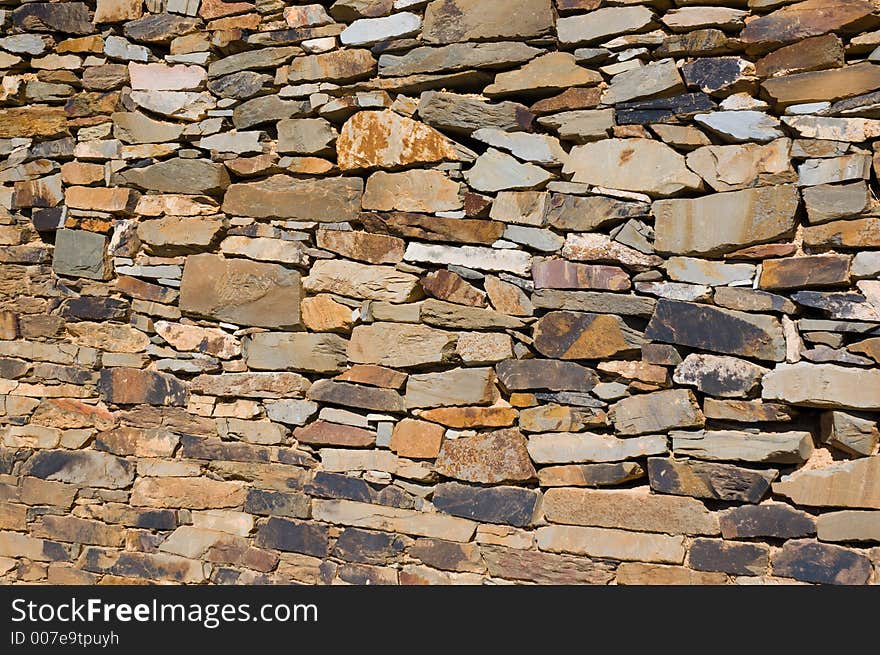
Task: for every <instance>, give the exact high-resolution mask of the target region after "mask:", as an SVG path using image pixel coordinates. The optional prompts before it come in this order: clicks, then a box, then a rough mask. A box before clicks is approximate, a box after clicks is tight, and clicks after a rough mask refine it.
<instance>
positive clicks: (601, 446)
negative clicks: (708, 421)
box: [528, 432, 667, 464]
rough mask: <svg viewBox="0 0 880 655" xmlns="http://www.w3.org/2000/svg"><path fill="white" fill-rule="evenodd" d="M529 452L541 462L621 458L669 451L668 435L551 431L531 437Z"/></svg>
mask: <svg viewBox="0 0 880 655" xmlns="http://www.w3.org/2000/svg"><path fill="white" fill-rule="evenodd" d="M528 449H529V455H531V457H532V460H533V461H535V462H536V463H538V464H568V463H577V462H621V461H623V460H626V459H635V458H637V457H644V456H645V455H663V454H665V453H666V452H667V448H666V437H664V436H662V435H650V436H644V437H632V438H628V439H618V438H616V437H612V436H610V435H606V434H591V433H589V432H581V433H565V432H551V433H547V434H533V435H531V436H530V437H529V445H528Z"/></svg>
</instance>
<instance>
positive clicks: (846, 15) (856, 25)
mask: <svg viewBox="0 0 880 655" xmlns="http://www.w3.org/2000/svg"><path fill="white" fill-rule="evenodd" d="M872 11H873V6H872V5H871V3H870V2H864V1H863V0H833V1H832V2H821V0H807V1H806V2H799V3H797V4H794V5H790V6H786V7H783V8H782V9H777V10H776V11H774V12H772V13H770V14H767V15H766V16H760V17H758V18H755V19H754V20H752V21H750V22H749V23H747V24H746V27H745V28H744V29H743V31H742V33H741V34H740V39H742V41H743V42H744V43H746V44H750V45H751V44H754V45H757V46H761V47H768V48H770V47H774V46H778V45H781V44H783V43H791V42H792V41H799V40H801V39H804V38H806V37H810V36H816V35H818V34H824V33H825V32H829V31H837V30H841V31H847V32H848V31H858V30H859V29H861V28H862V27H869V26H871V25H874V24H876V19H874V18H873V17H872V16H871V14H872Z"/></svg>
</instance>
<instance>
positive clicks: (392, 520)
mask: <svg viewBox="0 0 880 655" xmlns="http://www.w3.org/2000/svg"><path fill="white" fill-rule="evenodd" d="M312 516H313V517H314V518H315V519H316V520H318V521H327V522H328V523H336V524H341V525H352V526H355V527H362V528H371V529H374V530H384V531H390V532H402V533H403V534H411V535H415V536H418V537H434V538H436V539H448V540H450V541H461V542H466V541H468V540H470V538H471V537H472V536H473V534H474V531H475V529H476V527H477V524H476V523H474V522H473V521H469V520H467V519H462V518H458V517H455V516H448V515H446V514H431V513H426V512H421V511H417V510H411V509H398V508H397V507H388V506H385V505H370V504H368V503H360V502H355V501H351V500H323V499H320V498H316V499H315V500H314V501H313V502H312Z"/></svg>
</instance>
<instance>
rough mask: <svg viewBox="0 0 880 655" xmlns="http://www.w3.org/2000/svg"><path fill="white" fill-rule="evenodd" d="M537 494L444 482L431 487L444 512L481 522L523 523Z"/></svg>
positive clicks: (532, 507) (499, 487)
mask: <svg viewBox="0 0 880 655" xmlns="http://www.w3.org/2000/svg"><path fill="white" fill-rule="evenodd" d="M539 498H540V495H539V494H538V493H536V492H534V491H532V490H530V489H521V488H519V487H506V486H498V487H490V488H482V487H473V486H470V485H465V484H459V483H457V482H444V483H443V484H439V485H437V486H436V487H434V496H433V503H434V506H435V507H436V508H437V509H438V510H440V511H441V512H443V513H445V514H452V515H453V516H461V517H464V518H468V519H473V520H475V521H480V522H481V523H502V524H505V525H513V526H516V527H526V526H528V525H529V524H531V522H532V516H533V514H534V513H535V508H536V506H537V504H538V500H539Z"/></svg>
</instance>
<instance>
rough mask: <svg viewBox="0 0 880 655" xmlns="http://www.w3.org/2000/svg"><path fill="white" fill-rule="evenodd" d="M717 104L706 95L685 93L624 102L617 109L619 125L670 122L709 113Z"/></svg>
mask: <svg viewBox="0 0 880 655" xmlns="http://www.w3.org/2000/svg"><path fill="white" fill-rule="evenodd" d="M714 107H715V103H714V102H712V99H711V98H710V97H709V96H708V95H706V94H705V93H702V92H698V93H683V94H681V95H677V96H672V97H669V98H656V99H651V100H636V101H633V102H622V103H620V104H619V105H617V106H616V107H615V121H616V122H617V124H618V125H647V124H649V123H663V122H669V121H671V120H672V119H674V118H676V117H688V116H691V115H693V114H697V113H700V112H705V111H709V110H710V109H712V108H714Z"/></svg>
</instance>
